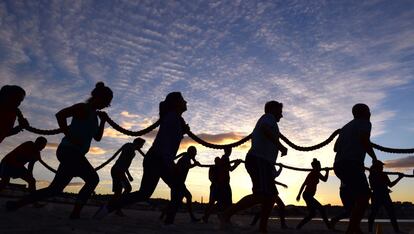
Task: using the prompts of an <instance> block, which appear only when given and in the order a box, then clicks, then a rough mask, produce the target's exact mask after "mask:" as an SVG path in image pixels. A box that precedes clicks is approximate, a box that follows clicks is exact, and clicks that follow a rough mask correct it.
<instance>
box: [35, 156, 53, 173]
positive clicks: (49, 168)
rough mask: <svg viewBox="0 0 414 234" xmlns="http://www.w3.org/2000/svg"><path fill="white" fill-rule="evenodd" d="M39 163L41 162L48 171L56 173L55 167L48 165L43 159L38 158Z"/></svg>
mask: <svg viewBox="0 0 414 234" xmlns="http://www.w3.org/2000/svg"><path fill="white" fill-rule="evenodd" d="M39 162H40V164H42V165H43V166H44V167H46V169H48V170H49V171H51V172H53V173H56V172H57V171H56V169H54V168H53V167H51V166H49V165H48V164H47V163H46V162H45V161H43V160H42V159H39Z"/></svg>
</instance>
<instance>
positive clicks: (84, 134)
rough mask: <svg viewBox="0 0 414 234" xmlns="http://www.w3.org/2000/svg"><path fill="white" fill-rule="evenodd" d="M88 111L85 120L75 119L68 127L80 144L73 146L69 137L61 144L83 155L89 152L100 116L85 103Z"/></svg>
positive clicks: (71, 134) (64, 138)
mask: <svg viewBox="0 0 414 234" xmlns="http://www.w3.org/2000/svg"><path fill="white" fill-rule="evenodd" d="M83 105H84V106H83V107H84V108H85V111H86V116H85V118H78V117H73V118H72V122H71V123H70V125H69V126H68V131H69V134H70V136H72V137H73V138H75V139H76V140H78V141H79V144H73V143H72V142H71V141H70V140H69V139H68V137H66V136H65V137H63V139H62V141H61V144H63V145H65V146H69V147H71V148H74V149H76V150H78V151H79V152H80V153H81V154H86V153H88V151H89V148H90V146H91V142H92V139H93V137H94V136H95V135H96V133H97V131H98V116H97V114H96V111H94V110H92V109H91V107H89V105H88V104H84V103H83Z"/></svg>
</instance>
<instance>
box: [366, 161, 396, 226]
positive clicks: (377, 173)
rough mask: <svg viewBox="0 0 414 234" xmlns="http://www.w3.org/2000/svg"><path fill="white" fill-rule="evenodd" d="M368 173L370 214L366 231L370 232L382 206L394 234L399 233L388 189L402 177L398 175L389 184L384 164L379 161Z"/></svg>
mask: <svg viewBox="0 0 414 234" xmlns="http://www.w3.org/2000/svg"><path fill="white" fill-rule="evenodd" d="M369 172H370V174H369V176H368V178H369V184H370V185H371V189H372V197H371V213H370V215H369V218H368V231H369V232H372V228H373V226H374V221H375V216H376V215H377V213H378V210H379V209H380V208H381V206H384V207H385V210H386V211H387V213H388V217H389V218H390V221H391V224H392V227H393V229H394V232H395V233H400V229H399V227H398V223H397V219H396V217H395V211H394V206H393V204H392V200H391V197H390V190H389V189H388V187H390V188H391V187H393V186H394V185H396V184H397V183H398V182H399V181H400V180H401V179H402V178H403V177H404V176H403V175H402V174H401V173H399V174H398V177H397V179H395V180H394V181H393V182H391V181H390V178H388V176H387V174H385V172H384V163H383V162H381V161H379V160H378V161H375V162H374V164H373V165H372V166H371V168H370V170H369Z"/></svg>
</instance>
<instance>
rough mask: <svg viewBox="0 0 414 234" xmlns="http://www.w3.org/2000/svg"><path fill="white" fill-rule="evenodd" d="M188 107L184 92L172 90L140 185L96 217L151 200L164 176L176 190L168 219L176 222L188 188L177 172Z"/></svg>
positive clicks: (106, 206) (167, 182)
mask: <svg viewBox="0 0 414 234" xmlns="http://www.w3.org/2000/svg"><path fill="white" fill-rule="evenodd" d="M186 110H187V102H186V101H185V100H184V98H183V96H182V95H181V93H180V92H172V93H169V94H168V95H167V97H166V98H165V100H164V101H162V102H161V103H160V127H159V131H158V133H157V135H156V137H155V140H154V142H153V144H152V146H151V148H150V149H149V150H148V152H147V154H146V156H145V157H144V161H143V168H144V172H143V176H142V180H141V187H140V189H139V190H138V191H135V192H132V193H128V194H122V196H121V197H120V199H118V200H116V201H109V202H108V204H106V205H104V206H102V207H101V208H100V209H99V210H98V211H97V212H96V214H95V215H94V217H95V218H96V219H101V218H103V217H105V216H106V215H107V214H108V213H110V212H113V211H115V210H117V209H119V208H121V207H124V206H126V205H129V204H132V203H135V202H140V201H146V200H148V199H149V198H150V197H151V195H152V193H153V192H154V190H155V188H156V186H157V184H158V181H159V179H160V178H161V179H162V180H163V181H164V182H165V183H166V184H167V185H168V186H169V187H170V189H171V193H172V196H171V201H170V202H169V208H168V212H167V217H166V219H165V220H164V223H165V224H166V225H168V224H172V223H173V222H174V218H175V214H176V212H177V209H178V207H179V206H180V205H181V202H182V199H183V194H184V191H185V186H184V184H183V183H182V182H180V181H179V180H177V177H176V176H175V168H176V167H175V164H174V158H175V156H176V154H177V151H178V148H179V146H180V142H181V139H182V138H183V135H184V134H185V133H186V132H187V131H189V127H188V125H186V124H185V122H184V119H183V118H182V114H183V113H184V112H185V111H186Z"/></svg>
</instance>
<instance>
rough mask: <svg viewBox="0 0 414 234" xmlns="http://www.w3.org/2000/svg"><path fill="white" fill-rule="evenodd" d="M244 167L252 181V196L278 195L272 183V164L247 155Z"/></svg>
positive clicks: (273, 171) (273, 169)
mask: <svg viewBox="0 0 414 234" xmlns="http://www.w3.org/2000/svg"><path fill="white" fill-rule="evenodd" d="M245 167H246V170H247V173H249V175H250V178H251V180H252V184H253V189H252V190H253V194H258V195H264V196H275V195H278V191H277V189H276V185H275V181H274V175H275V170H276V169H275V166H274V165H273V164H272V163H270V162H268V161H266V160H264V159H262V158H258V157H256V156H254V155H251V154H247V156H246V163H245Z"/></svg>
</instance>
